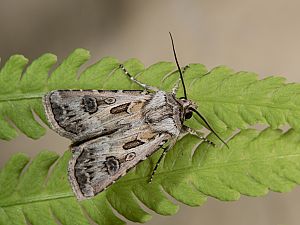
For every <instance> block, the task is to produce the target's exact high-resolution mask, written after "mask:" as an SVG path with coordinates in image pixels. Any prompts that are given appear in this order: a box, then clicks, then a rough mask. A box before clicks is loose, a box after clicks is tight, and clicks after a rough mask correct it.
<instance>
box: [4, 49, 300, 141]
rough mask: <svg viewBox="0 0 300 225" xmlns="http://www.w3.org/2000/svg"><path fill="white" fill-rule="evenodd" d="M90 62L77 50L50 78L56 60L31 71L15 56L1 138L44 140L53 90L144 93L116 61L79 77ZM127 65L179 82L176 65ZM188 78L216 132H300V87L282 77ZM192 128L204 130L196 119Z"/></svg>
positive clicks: (197, 69)
mask: <svg viewBox="0 0 300 225" xmlns="http://www.w3.org/2000/svg"><path fill="white" fill-rule="evenodd" d="M89 57H90V55H89V52H88V51H86V50H84V49H77V50H75V51H74V52H73V53H71V54H70V55H69V56H68V57H67V58H66V59H65V60H64V61H63V62H62V63H61V64H60V65H59V66H58V67H57V68H55V69H54V70H53V72H52V74H50V75H49V71H50V69H51V68H52V67H53V66H54V64H55V63H56V56H55V55H52V54H45V55H42V56H41V57H40V58H38V59H36V60H34V61H33V62H32V63H31V64H30V65H29V66H28V67H27V68H26V70H25V66H26V65H27V63H28V60H27V59H26V58H24V56H21V55H14V56H12V57H11V58H10V59H9V60H8V61H7V62H6V63H5V64H4V66H3V67H2V68H1V70H0V139H4V140H11V139H13V138H15V137H16V136H17V135H18V133H17V131H16V130H17V129H19V130H20V131H21V132H22V133H24V134H25V135H27V136H28V137H30V138H34V139H37V138H39V137H41V136H42V135H43V134H44V133H45V128H44V127H43V126H42V125H41V124H40V123H39V122H37V120H36V118H35V117H34V113H35V114H37V115H38V116H39V117H40V118H41V120H42V121H43V122H44V123H47V121H46V119H45V114H44V110H43V107H42V103H41V97H42V96H43V95H44V94H45V93H47V92H48V91H50V90H54V89H107V90H109V89H140V87H138V86H137V85H136V84H133V83H132V82H130V80H129V79H128V78H127V77H126V76H124V74H122V71H121V70H120V69H118V66H119V62H118V60H117V59H115V58H112V57H106V58H103V59H101V60H100V61H98V62H97V63H95V64H94V65H91V66H89V67H88V68H86V69H85V70H84V71H83V72H82V73H81V74H78V70H79V69H80V67H81V66H82V65H84V63H86V62H87V61H88V59H89ZM124 65H125V67H126V68H127V70H128V71H129V72H130V73H131V74H132V75H135V76H137V78H138V79H139V80H140V81H142V82H145V83H148V84H150V85H152V86H157V87H159V88H161V89H163V90H170V89H171V87H172V86H173V85H174V83H175V82H176V81H177V79H178V77H179V75H178V73H177V72H176V67H175V64H174V63H169V62H159V63H156V64H154V65H152V66H150V67H149V68H147V69H144V66H143V64H141V63H140V62H139V61H138V60H136V59H131V60H128V61H126V62H125V63H124ZM23 72H24V74H22V73H23ZM78 77H79V78H78ZM184 77H185V79H186V81H185V82H186V86H187V88H188V90H187V92H188V96H189V98H190V99H192V100H193V101H195V102H196V103H197V104H198V106H199V111H200V112H201V113H202V114H204V116H205V117H206V118H207V119H208V120H209V122H210V123H211V124H212V125H213V127H214V128H215V129H216V130H217V131H224V130H226V129H235V128H240V129H245V128H247V127H248V125H253V124H256V123H262V124H267V125H270V126H271V127H272V128H278V127H279V126H280V125H284V124H288V125H289V126H290V127H292V128H294V129H298V130H299V129H300V122H299V120H298V119H297V118H299V116H300V104H299V99H300V98H299V97H300V87H299V84H286V83H285V82H284V78H281V77H268V78H265V79H263V80H257V76H256V75H255V74H253V73H248V72H238V73H235V72H233V71H232V70H230V69H228V68H226V67H217V68H215V69H213V70H212V71H210V72H208V71H207V70H206V68H205V67H204V66H203V65H200V64H191V65H190V67H189V68H188V69H187V70H186V73H185V74H184ZM197 119H198V118H197ZM200 122H201V121H200ZM189 123H190V125H193V126H194V127H195V128H199V127H200V125H199V123H198V122H197V121H196V120H195V119H193V120H191V122H189Z"/></svg>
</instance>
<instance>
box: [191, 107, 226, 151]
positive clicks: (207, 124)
mask: <svg viewBox="0 0 300 225" xmlns="http://www.w3.org/2000/svg"><path fill="white" fill-rule="evenodd" d="M190 109H191V110H192V111H193V112H195V113H196V114H197V115H198V116H199V117H200V118H201V119H202V120H203V122H204V123H205V125H206V126H207V127H208V129H210V131H211V132H213V134H214V135H216V136H217V138H218V139H219V140H220V141H222V143H223V144H224V145H226V147H227V148H229V146H228V145H227V143H226V142H225V141H224V140H223V139H222V138H221V137H220V136H219V135H218V134H217V132H215V131H214V129H213V128H212V127H211V126H210V125H209V123H208V122H207V121H206V119H205V118H204V116H202V115H201V114H200V113H199V112H198V111H197V110H196V109H193V108H190Z"/></svg>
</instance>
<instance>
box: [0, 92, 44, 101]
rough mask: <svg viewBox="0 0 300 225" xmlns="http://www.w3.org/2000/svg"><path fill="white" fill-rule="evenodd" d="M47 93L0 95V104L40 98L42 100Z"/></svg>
mask: <svg viewBox="0 0 300 225" xmlns="http://www.w3.org/2000/svg"><path fill="white" fill-rule="evenodd" d="M45 93H46V92H36V93H18V94H14V95H0V102H8V101H22V100H28V99H38V98H42V97H43V96H44V95H45Z"/></svg>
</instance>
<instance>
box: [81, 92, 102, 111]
mask: <svg viewBox="0 0 300 225" xmlns="http://www.w3.org/2000/svg"><path fill="white" fill-rule="evenodd" d="M82 101H83V105H84V108H85V110H86V111H87V112H89V113H94V112H97V110H98V105H97V100H96V98H94V97H91V96H87V95H85V96H83V98H82Z"/></svg>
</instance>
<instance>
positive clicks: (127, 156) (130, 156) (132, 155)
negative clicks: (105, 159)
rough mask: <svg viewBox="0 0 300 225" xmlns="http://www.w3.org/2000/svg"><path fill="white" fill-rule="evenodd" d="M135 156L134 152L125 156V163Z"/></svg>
mask: <svg viewBox="0 0 300 225" xmlns="http://www.w3.org/2000/svg"><path fill="white" fill-rule="evenodd" d="M135 156H136V154H135V153H134V152H130V153H128V154H127V155H126V156H125V161H131V160H133V159H134V158H135Z"/></svg>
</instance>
